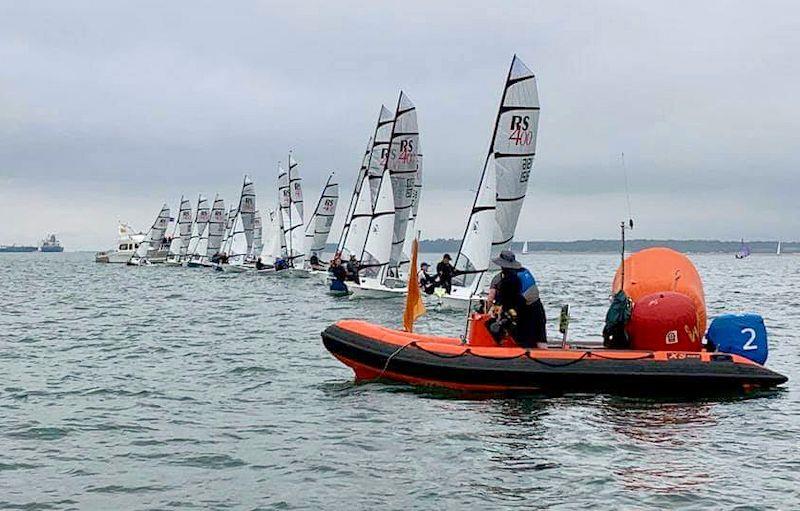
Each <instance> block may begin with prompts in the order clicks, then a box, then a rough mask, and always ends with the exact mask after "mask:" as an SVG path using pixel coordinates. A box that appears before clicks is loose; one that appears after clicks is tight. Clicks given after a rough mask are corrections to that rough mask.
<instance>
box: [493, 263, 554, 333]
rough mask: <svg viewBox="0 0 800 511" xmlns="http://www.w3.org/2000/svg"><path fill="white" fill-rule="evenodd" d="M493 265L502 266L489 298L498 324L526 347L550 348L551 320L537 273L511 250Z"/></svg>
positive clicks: (494, 279) (495, 278) (494, 280)
mask: <svg viewBox="0 0 800 511" xmlns="http://www.w3.org/2000/svg"><path fill="white" fill-rule="evenodd" d="M492 262H493V263H494V264H496V265H497V266H499V267H500V273H498V274H497V275H496V276H495V277H494V278H493V279H492V283H491V284H490V285H489V295H488V297H487V302H488V303H489V305H492V306H494V311H495V312H494V314H495V317H496V320H495V324H496V325H499V328H504V329H505V331H506V332H507V333H508V334H510V335H511V337H512V338H513V339H514V342H516V343H517V344H518V345H520V346H522V347H525V348H542V349H545V348H547V330H546V322H547V318H546V317H545V312H544V306H543V305H542V300H541V299H540V297H539V287H538V286H537V284H536V279H535V278H534V277H533V274H532V273H531V272H530V271H528V269H527V268H524V267H523V266H522V264H520V263H519V261H517V259H516V256H514V253H513V252H511V251H510V250H503V251H502V252H501V253H500V256H499V257H496V258H495V259H492ZM490 330H491V328H490Z"/></svg>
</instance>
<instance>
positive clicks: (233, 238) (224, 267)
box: [215, 210, 251, 273]
mask: <svg viewBox="0 0 800 511" xmlns="http://www.w3.org/2000/svg"><path fill="white" fill-rule="evenodd" d="M223 251H224V252H225V253H226V254H227V256H228V262H227V263H224V264H217V265H216V266H215V269H217V270H221V271H226V272H234V273H241V272H245V271H248V270H249V269H251V268H250V267H248V266H246V265H245V262H246V260H247V235H246V233H245V229H244V221H243V220H242V213H241V211H238V210H237V211H236V216H235V217H234V219H233V227H232V228H231V234H230V236H228V240H227V244H226V246H225V248H224V249H223Z"/></svg>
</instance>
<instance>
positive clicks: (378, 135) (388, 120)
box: [367, 105, 394, 207]
mask: <svg viewBox="0 0 800 511" xmlns="http://www.w3.org/2000/svg"><path fill="white" fill-rule="evenodd" d="M392 126H394V116H393V115H392V112H390V111H389V109H388V108H386V107H385V106H383V105H381V113H380V114H379V115H378V124H377V125H376V126H375V135H373V137H372V149H371V150H370V154H369V160H368V161H367V171H368V173H369V189H370V197H371V198H372V199H371V200H372V206H373V207H375V201H376V200H377V199H378V187H380V185H381V179H382V178H383V171H384V170H385V169H386V161H387V160H388V159H389V143H390V142H391V139H392Z"/></svg>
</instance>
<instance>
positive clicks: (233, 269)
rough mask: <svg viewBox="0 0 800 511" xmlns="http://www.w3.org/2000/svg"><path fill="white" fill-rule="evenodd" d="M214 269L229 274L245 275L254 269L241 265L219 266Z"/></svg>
mask: <svg viewBox="0 0 800 511" xmlns="http://www.w3.org/2000/svg"><path fill="white" fill-rule="evenodd" d="M214 268H216V269H218V270H221V271H224V272H227V273H244V272H246V271H250V270H252V269H253V268H248V267H247V266H244V265H240V264H218V265H215V266H214Z"/></svg>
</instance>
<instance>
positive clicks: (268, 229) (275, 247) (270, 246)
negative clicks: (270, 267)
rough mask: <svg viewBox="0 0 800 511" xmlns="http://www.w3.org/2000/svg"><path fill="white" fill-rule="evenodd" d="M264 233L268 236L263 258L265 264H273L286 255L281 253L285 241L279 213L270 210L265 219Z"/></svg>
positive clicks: (262, 254) (262, 253)
mask: <svg viewBox="0 0 800 511" xmlns="http://www.w3.org/2000/svg"><path fill="white" fill-rule="evenodd" d="M264 232H265V233H266V236H265V243H264V248H263V250H262V251H261V257H262V259H263V260H264V262H269V263H272V262H274V261H275V259H277V258H278V257H281V256H283V255H284V254H283V253H282V251H281V245H282V244H283V239H284V238H283V230H282V229H281V224H280V215H279V214H278V212H277V211H275V210H272V209H270V210H269V212H268V213H267V215H266V216H265V217H264Z"/></svg>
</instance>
